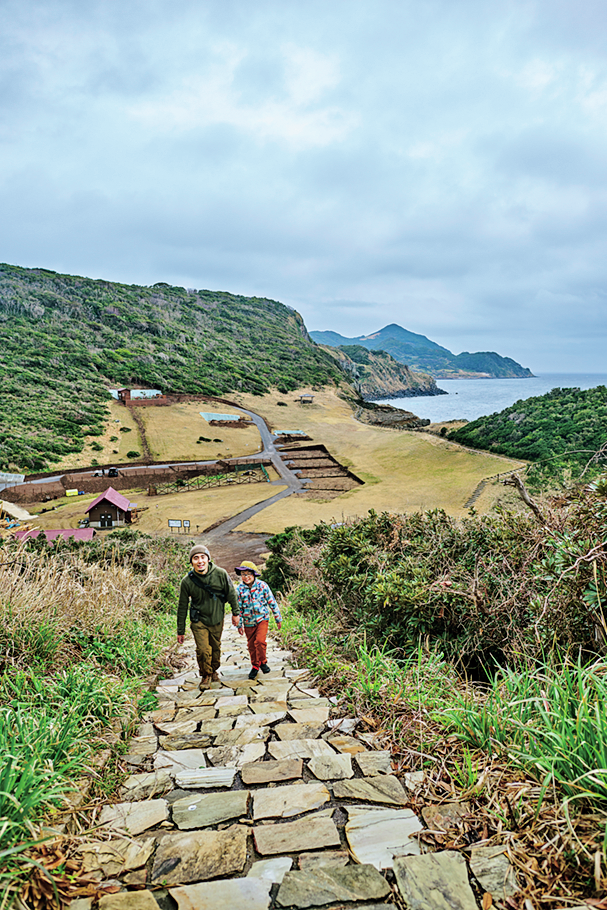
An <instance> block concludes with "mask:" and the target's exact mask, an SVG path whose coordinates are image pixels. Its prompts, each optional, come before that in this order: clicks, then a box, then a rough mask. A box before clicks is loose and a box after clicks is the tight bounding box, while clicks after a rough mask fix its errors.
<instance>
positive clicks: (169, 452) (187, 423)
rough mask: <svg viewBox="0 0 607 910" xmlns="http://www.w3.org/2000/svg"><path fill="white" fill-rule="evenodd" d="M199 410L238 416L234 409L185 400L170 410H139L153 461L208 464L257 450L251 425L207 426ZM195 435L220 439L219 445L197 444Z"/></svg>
mask: <svg viewBox="0 0 607 910" xmlns="http://www.w3.org/2000/svg"><path fill="white" fill-rule="evenodd" d="M201 411H205V412H208V411H211V412H213V411H215V412H217V413H222V414H232V413H235V414H236V413H240V412H239V411H238V409H237V408H233V407H230V406H228V405H217V404H212V403H206V402H202V401H189V402H183V403H181V404H174V405H171V406H170V407H159V408H151V407H150V408H139V410H138V414H139V417H140V418H141V419H142V420H143V423H144V426H145V435H146V438H147V441H148V446H149V449H150V453H151V455H152V458H153V459H154V460H155V461H165V460H167V461H185V460H188V459H192V460H199V461H209V460H211V459H214V458H235V457H237V456H241V455H254V454H255V452H259V451H260V442H261V440H260V438H259V432H258V430H257V427H256V426H255V425H254V424H251V426H248V427H246V428H245V429H236V428H234V427H211V426H209V424H208V423H207V422H206V420H205V419H204V418H203V417H201V416H200V412H201ZM199 436H206V437H209V438H210V439H221V440H222V441H221V442H201V443H198V442H197V439H198V437H199Z"/></svg>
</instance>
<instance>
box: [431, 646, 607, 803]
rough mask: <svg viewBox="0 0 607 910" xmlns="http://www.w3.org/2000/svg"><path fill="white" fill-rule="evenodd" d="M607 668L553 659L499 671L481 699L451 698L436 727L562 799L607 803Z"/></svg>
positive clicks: (601, 664)
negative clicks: (500, 757) (545, 784)
mask: <svg viewBox="0 0 607 910" xmlns="http://www.w3.org/2000/svg"><path fill="white" fill-rule="evenodd" d="M606 706H607V660H606V659H605V658H600V659H598V660H596V661H594V663H591V664H584V663H583V662H582V660H581V659H580V658H578V660H572V659H570V658H569V657H566V656H565V657H561V658H554V657H552V659H551V662H550V663H549V664H546V665H541V666H529V667H527V668H525V669H501V670H500V671H499V672H498V674H497V675H496V676H495V677H494V679H493V681H492V683H491V685H490V687H489V689H488V691H487V693H486V695H485V696H484V697H480V698H479V693H478V692H473V691H471V690H468V691H467V692H465V693H463V694H462V693H459V694H457V693H454V704H453V706H452V707H451V708H450V709H447V710H445V711H443V712H442V715H441V716H442V719H443V720H444V721H445V722H446V723H448V724H449V725H450V726H451V727H452V728H453V730H454V731H455V732H456V733H457V735H458V736H459V738H460V739H462V740H464V741H465V742H467V743H469V744H470V745H472V746H474V747H475V748H479V749H483V750H485V751H487V752H490V753H491V752H492V753H500V754H507V755H508V758H509V760H510V761H511V762H514V763H516V764H518V765H519V766H521V767H523V768H525V769H526V770H527V771H531V772H533V773H534V774H535V775H536V776H537V777H538V778H539V779H540V780H546V779H547V780H548V781H554V782H555V783H556V784H558V785H560V786H561V787H562V789H563V791H564V793H566V794H567V795H568V796H570V797H576V798H587V799H588V800H590V801H591V802H597V803H601V804H604V803H605V802H607V708H606Z"/></svg>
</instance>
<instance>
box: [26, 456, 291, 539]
mask: <svg viewBox="0 0 607 910" xmlns="http://www.w3.org/2000/svg"><path fill="white" fill-rule="evenodd" d="M268 473H269V475H270V479H271V480H276V479H277V478H278V475H277V474H276V472H275V471H274V469H273V468H270V469H269V471H268ZM284 489H285V487H284V486H273V485H272V484H269V483H251V484H235V485H234V486H228V487H211V489H209V490H204V491H193V492H187V493H171V494H169V495H166V496H148V494H147V492H145V491H143V490H124V491H123V495H125V496H128V497H129V499H130V500H131V502H136V503H137V506H138V507H139V508H140V509H141V508H145V507H147V510H146V511H144V512H141V514H140V516H139V521H138V522H137V524H136V525H134V527H136V528H137V529H138V530H139V531H144V532H145V533H158V532H166V533H169V531H168V519H169V518H180V519H182V520H183V519H184V518H185V519H189V520H190V532H191V534H190V536H195V535H196V527H197V526H198V528H199V529H200V531H202V530H203V528H207V527H208V526H209V525H211V524H214V523H215V522H216V521H221V520H222V519H224V518H231V517H232V515H236V514H237V513H238V512H241V511H242V510H243V509H248V508H249V506H253V505H255V504H256V503H258V502H262V501H263V500H264V499H269V498H270V497H271V496H274V495H275V494H276V493H280V492H281V490H284ZM97 495H98V494H89V495H87V496H78V497H77V498H76V499H75V498H73V497H68V498H65V499H58V500H55V501H54V502H53V505H55V506H56V508H55V509H54V510H53V511H52V512H45V513H44V514H43V515H39V516H38V517H37V518H36V519H35V520H34V521H33V522H32V524H33V525H35V527H38V528H77V527H78V522H79V521H80V519H81V518H85V517H86V516H85V509H86V508H87V506H88V505H89V504H90V503H91V502H92V501H93V499H95V498H96V496H97ZM39 508H40V509H41V508H48V504H41V503H38V504H32V505H31V506H28V509H29V511H30V513H31V514H34V513H35V512H36V511H37V509H39ZM98 533H99V532H98ZM101 533H102V534H103V533H105V532H101Z"/></svg>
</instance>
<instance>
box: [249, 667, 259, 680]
mask: <svg viewBox="0 0 607 910" xmlns="http://www.w3.org/2000/svg"><path fill="white" fill-rule="evenodd" d="M258 673H259V670H256V669H255V667H251V672H250V673H249V679H257V674H258Z"/></svg>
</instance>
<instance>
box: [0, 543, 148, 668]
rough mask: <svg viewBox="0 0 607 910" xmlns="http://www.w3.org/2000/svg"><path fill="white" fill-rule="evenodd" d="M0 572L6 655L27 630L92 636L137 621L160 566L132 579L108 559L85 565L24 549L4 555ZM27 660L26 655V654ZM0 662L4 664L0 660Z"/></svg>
mask: <svg viewBox="0 0 607 910" xmlns="http://www.w3.org/2000/svg"><path fill="white" fill-rule="evenodd" d="M3 560H4V562H3V564H2V566H1V567H0V621H1V623H2V635H1V636H0V637H1V640H2V641H3V642H4V643H5V653H4V654H0V663H4V662H6V660H7V659H8V657H9V655H8V654H7V653H6V648H7V647H8V649H10V648H11V642H12V641H16V640H21V639H22V638H23V632H24V630H27V629H35V630H40V629H43V628H45V627H47V628H52V629H55V630H57V631H58V632H61V631H68V630H70V629H74V628H76V629H79V630H81V631H82V632H85V633H89V634H92V633H94V632H95V631H98V630H99V629H104V630H106V631H109V632H113V631H115V630H117V629H119V628H121V627H122V626H123V625H124V623H125V622H126V621H127V620H128V621H131V620H135V619H139V618H141V616H142V615H143V613H144V611H145V610H146V609H147V608H149V606H150V597H151V596H152V594H153V592H154V591H155V589H156V587H157V584H158V581H159V580H160V577H161V574H160V573H161V570H162V567H161V566H156V567H154V566H152V565H150V566H148V571H147V574H146V575H144V576H141V575H139V574H135V573H134V572H133V571H132V569H131V567H130V566H129V565H128V564H126V565H125V564H122V565H121V564H118V563H117V562H116V561H115V560H113V559H110V561H109V562H108V563H107V564H104V565H100V564H98V563H92V564H89V563H87V562H85V561H84V560H83V559H82V558H81V557H80V556H79V555H77V554H72V555H71V556H70V558H69V559H65V558H63V557H58V556H56V555H54V554H52V553H49V554H47V553H44V554H39V553H33V552H28V551H27V550H26V549H25V547H24V546H20V547H15V548H14V549H10V550H7V549H5V550H4V551H3ZM25 654H26V655H27V652H25ZM3 658H4V660H3Z"/></svg>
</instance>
